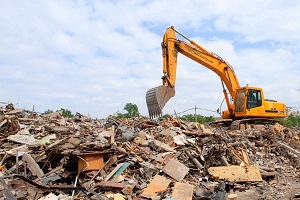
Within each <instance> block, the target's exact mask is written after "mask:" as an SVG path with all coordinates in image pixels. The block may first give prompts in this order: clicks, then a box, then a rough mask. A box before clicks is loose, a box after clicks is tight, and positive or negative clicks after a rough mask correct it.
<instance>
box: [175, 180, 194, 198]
mask: <svg viewBox="0 0 300 200" xmlns="http://www.w3.org/2000/svg"><path fill="white" fill-rule="evenodd" d="M193 190H194V186H193V185H191V184H188V183H180V182H176V183H175V186H174V190H173V193H172V198H173V199H180V200H192V199H193Z"/></svg>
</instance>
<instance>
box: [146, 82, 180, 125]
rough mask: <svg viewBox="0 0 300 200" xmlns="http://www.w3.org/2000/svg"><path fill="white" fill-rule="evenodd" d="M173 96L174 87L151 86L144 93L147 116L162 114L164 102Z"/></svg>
mask: <svg viewBox="0 0 300 200" xmlns="http://www.w3.org/2000/svg"><path fill="white" fill-rule="evenodd" d="M174 96H175V90H174V88H170V87H167V86H164V85H161V86H158V87H155V88H151V89H149V90H148V91H147V93H146V103H147V107H148V112H149V117H150V118H151V119H152V118H155V117H160V116H161V115H162V109H163V107H164V106H165V105H166V103H167V102H168V101H169V99H171V98H172V97H174Z"/></svg>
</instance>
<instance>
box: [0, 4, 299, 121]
mask: <svg viewBox="0 0 300 200" xmlns="http://www.w3.org/2000/svg"><path fill="white" fill-rule="evenodd" d="M257 5H259V6H257ZM299 8H300V4H299V3H298V2H290V3H289V4H287V3H286V2H285V1H275V2H274V1H263V2H262V1H258V0H256V1H239V2H236V1H232V0H231V1H209V2H208V1H191V0H190V1H179V2H176V3H170V1H167V0H154V1H148V0H147V1H139V0H124V1H40V2H32V1H21V2H20V1H1V2H0V28H1V32H0V45H1V49H0V69H1V79H0V102H1V101H11V102H13V103H18V106H21V107H23V108H26V109H32V106H33V105H35V109H36V110H37V111H40V112H43V111H45V110H47V109H48V108H50V109H52V110H56V109H60V108H67V109H70V110H71V111H73V112H80V113H82V114H88V113H90V114H91V115H92V116H93V117H107V116H108V115H109V114H113V113H115V112H116V111H118V110H120V111H121V110H122V108H123V107H124V105H125V104H126V103H128V102H132V103H135V104H137V105H138V107H139V109H140V112H141V113H142V114H144V115H147V108H146V103H145V94H146V91H147V90H148V89H150V88H152V87H155V86H158V85H159V84H161V79H160V78H161V76H162V58H161V49H160V43H161V40H162V36H163V33H164V31H165V29H166V28H167V27H168V26H170V25H174V26H175V28H176V29H178V31H180V32H182V33H183V34H184V35H186V36H187V37H190V38H192V39H194V40H195V41H196V42H198V43H199V44H200V45H202V46H203V47H204V48H206V49H207V50H209V51H213V52H214V53H216V54H218V55H219V56H221V57H222V58H223V59H224V60H226V61H228V62H229V63H230V64H231V65H232V66H233V67H234V69H235V71H236V73H237V76H238V78H239V81H240V84H241V85H245V84H247V83H248V84H249V85H255V86H261V87H263V88H264V90H265V93H266V94H268V97H269V95H270V98H273V96H274V98H276V99H278V100H282V101H284V102H285V103H286V104H287V105H289V106H299V104H300V92H298V91H297V89H298V88H300V87H299V78H298V76H299V67H298V63H299V62H298V61H299V57H300V56H299V54H300V48H299V44H300V43H299V32H300V27H299V26H298V25H297V21H298V19H299V17H300V16H299V15H300V14H299V12H298V10H299ZM178 59H179V63H178V73H177V82H176V92H177V95H176V96H175V97H174V98H173V99H171V100H170V102H169V104H167V106H166V107H165V109H164V112H165V113H170V114H171V113H173V111H174V109H175V110H176V111H178V112H180V111H183V110H186V109H189V108H191V107H194V105H195V104H196V105H197V106H198V107H202V108H205V109H209V110H216V109H217V108H218V107H219V105H220V104H221V102H222V100H223V94H222V87H221V83H220V80H219V78H218V77H217V76H216V75H215V74H214V73H213V72H211V71H210V70H208V69H206V68H204V67H203V66H201V65H199V64H197V63H195V62H193V61H191V60H190V59H188V58H185V57H184V56H183V55H179V58H178ZM271 96H272V97H271ZM200 114H205V115H209V114H214V113H209V112H205V111H200Z"/></svg>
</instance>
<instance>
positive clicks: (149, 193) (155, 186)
mask: <svg viewBox="0 0 300 200" xmlns="http://www.w3.org/2000/svg"><path fill="white" fill-rule="evenodd" d="M170 183H171V180H169V179H167V178H166V177H164V176H160V175H155V176H154V178H153V180H152V181H151V183H150V184H149V185H148V187H146V188H145V189H144V191H143V193H142V194H141V196H142V197H146V198H151V197H156V196H157V193H158V192H163V191H165V190H166V189H167V188H168V186H169V184H170Z"/></svg>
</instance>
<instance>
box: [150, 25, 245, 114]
mask: <svg viewBox="0 0 300 200" xmlns="http://www.w3.org/2000/svg"><path fill="white" fill-rule="evenodd" d="M176 33H178V34H179V35H181V36H182V37H184V38H185V39H186V40H188V41H189V43H188V42H185V41H182V40H178V39H177V37H176ZM178 52H180V53H181V54H183V55H185V56H187V57H189V58H191V59H192V60H194V61H196V62H198V63H200V64H202V65H203V66H205V67H207V68H209V69H211V70H213V71H214V72H215V73H216V74H217V75H219V76H220V78H221V80H222V82H224V84H225V85H226V87H227V88H228V89H229V93H230V95H231V96H232V97H233V96H235V91H236V89H237V88H239V87H240V86H239V82H238V80H237V78H236V76H235V73H234V71H233V69H232V68H231V66H230V65H229V64H228V63H227V62H226V61H224V60H222V59H221V58H220V57H219V56H217V55H216V54H213V53H211V52H208V51H207V50H206V49H204V48H203V47H201V46H200V45H198V44H197V43H196V42H194V41H191V40H189V39H188V38H187V37H185V36H183V35H182V34H181V33H179V32H177V31H176V30H175V29H174V27H173V26H171V27H169V28H167V30H166V32H165V34H164V37H163V42H162V57H163V77H162V79H163V85H161V86H159V87H155V88H151V89H149V90H148V91H147V93H146V103H147V106H148V111H149V116H150V118H154V117H158V116H161V114H162V109H163V107H164V106H165V105H166V103H167V102H168V101H169V100H170V99H171V98H172V97H174V96H175V89H174V88H175V82H176V69H177V56H178ZM224 90H225V89H224ZM224 94H225V99H226V103H227V106H228V107H229V108H230V109H232V108H231V107H232V105H231V104H230V100H229V98H228V96H227V92H224Z"/></svg>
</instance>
